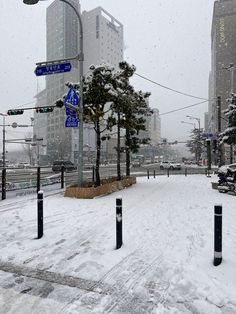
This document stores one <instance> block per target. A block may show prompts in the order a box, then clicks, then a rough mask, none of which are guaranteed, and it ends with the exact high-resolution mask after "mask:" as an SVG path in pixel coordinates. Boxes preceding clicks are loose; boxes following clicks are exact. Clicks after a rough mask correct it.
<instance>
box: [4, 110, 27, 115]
mask: <svg viewBox="0 0 236 314" xmlns="http://www.w3.org/2000/svg"><path fill="white" fill-rule="evenodd" d="M23 113H24V110H23V109H10V110H8V111H7V114H8V115H9V116H15V115H17V114H23Z"/></svg>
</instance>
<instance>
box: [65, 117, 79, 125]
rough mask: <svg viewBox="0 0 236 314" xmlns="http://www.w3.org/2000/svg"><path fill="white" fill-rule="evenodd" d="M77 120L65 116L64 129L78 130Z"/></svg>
mask: <svg viewBox="0 0 236 314" xmlns="http://www.w3.org/2000/svg"><path fill="white" fill-rule="evenodd" d="M78 125H79V120H78V119H77V118H76V117H71V116H67V118H66V121H65V127H66V128H78Z"/></svg>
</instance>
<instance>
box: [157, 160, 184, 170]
mask: <svg viewBox="0 0 236 314" xmlns="http://www.w3.org/2000/svg"><path fill="white" fill-rule="evenodd" d="M160 169H162V170H163V169H170V170H180V169H181V164H178V163H176V162H172V161H162V162H161V163H160Z"/></svg>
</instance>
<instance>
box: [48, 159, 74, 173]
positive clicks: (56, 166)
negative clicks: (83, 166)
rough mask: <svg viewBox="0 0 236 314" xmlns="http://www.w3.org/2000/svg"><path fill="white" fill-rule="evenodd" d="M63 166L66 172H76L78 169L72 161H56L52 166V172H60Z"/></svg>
mask: <svg viewBox="0 0 236 314" xmlns="http://www.w3.org/2000/svg"><path fill="white" fill-rule="evenodd" d="M62 166H63V167H64V169H65V171H66V172H69V171H74V170H76V169H77V168H76V166H75V165H74V164H73V163H72V162H71V161H70V160H55V161H54V162H53V165H52V171H54V172H60V171H61V169H62Z"/></svg>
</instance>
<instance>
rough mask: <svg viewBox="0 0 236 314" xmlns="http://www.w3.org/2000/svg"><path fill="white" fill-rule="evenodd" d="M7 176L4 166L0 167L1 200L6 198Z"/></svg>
mask: <svg viewBox="0 0 236 314" xmlns="http://www.w3.org/2000/svg"><path fill="white" fill-rule="evenodd" d="M6 176H7V172H6V168H3V169H2V200H5V199H6V182H7V179H6Z"/></svg>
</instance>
